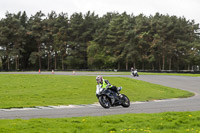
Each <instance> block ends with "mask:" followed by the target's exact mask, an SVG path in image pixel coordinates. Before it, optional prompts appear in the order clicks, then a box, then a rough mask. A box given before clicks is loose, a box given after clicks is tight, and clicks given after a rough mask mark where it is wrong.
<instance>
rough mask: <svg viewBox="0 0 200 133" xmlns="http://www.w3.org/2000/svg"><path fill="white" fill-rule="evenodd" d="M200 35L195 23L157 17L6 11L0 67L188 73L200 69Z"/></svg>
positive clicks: (0, 24)
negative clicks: (176, 71) (13, 12)
mask: <svg viewBox="0 0 200 133" xmlns="http://www.w3.org/2000/svg"><path fill="white" fill-rule="evenodd" d="M198 31H199V24H195V22H194V21H190V20H186V18H184V17H177V16H169V15H162V14H159V13H156V14H155V15H154V16H152V15H151V16H144V15H143V14H140V15H138V16H134V15H132V14H131V15H129V14H127V13H125V12H124V13H122V14H119V13H114V12H113V13H107V14H105V15H103V16H102V17H99V16H98V15H95V13H91V12H87V13H86V14H82V13H74V14H72V15H71V16H70V17H68V15H67V14H66V13H60V14H57V13H56V12H54V11H52V12H51V13H49V14H48V15H45V14H43V13H42V12H41V11H40V12H37V13H36V14H35V15H32V16H31V17H30V18H29V17H28V16H27V15H26V12H19V13H17V14H11V13H6V16H5V18H2V19H1V20H0V69H2V70H29V69H48V70H51V69H62V70H64V69H88V68H90V69H129V68H130V67H132V66H134V67H135V68H139V69H143V70H144V69H152V70H180V69H192V66H194V65H200V36H199V32H198Z"/></svg>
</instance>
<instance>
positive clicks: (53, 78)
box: [0, 74, 194, 108]
mask: <svg viewBox="0 0 200 133" xmlns="http://www.w3.org/2000/svg"><path fill="white" fill-rule="evenodd" d="M106 79H108V80H109V81H110V83H111V84H113V85H116V86H123V89H122V91H121V93H123V94H126V95H127V96H128V97H129V99H130V100H131V101H148V100H154V99H167V98H180V97H181V98H182V97H189V96H192V95H194V94H193V93H190V92H186V91H182V90H179V89H173V88H169V87H164V86H161V85H156V84H151V83H147V82H143V81H139V80H134V79H131V78H123V77H106ZM0 84H1V86H0V101H1V102H0V108H13V107H34V106H48V105H69V104H93V103H95V102H98V100H97V98H96V96H95V91H96V88H95V87H96V80H95V77H94V76H75V75H74V76H66V75H23V74H1V75H0Z"/></svg>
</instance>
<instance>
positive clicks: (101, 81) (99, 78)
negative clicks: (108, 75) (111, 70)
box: [96, 75, 122, 97]
mask: <svg viewBox="0 0 200 133" xmlns="http://www.w3.org/2000/svg"><path fill="white" fill-rule="evenodd" d="M96 81H97V84H98V85H101V88H105V89H110V90H113V91H114V92H116V93H117V94H118V95H119V96H120V97H121V96H122V95H121V94H120V92H119V91H120V90H121V89H122V88H121V87H118V88H117V87H116V86H113V85H111V84H110V83H109V81H108V80H105V79H103V77H102V76H100V75H98V76H97V77H96Z"/></svg>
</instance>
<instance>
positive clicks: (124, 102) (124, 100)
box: [121, 94, 130, 108]
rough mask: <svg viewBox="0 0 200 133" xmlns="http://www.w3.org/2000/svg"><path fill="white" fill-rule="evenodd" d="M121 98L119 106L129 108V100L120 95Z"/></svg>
mask: <svg viewBox="0 0 200 133" xmlns="http://www.w3.org/2000/svg"><path fill="white" fill-rule="evenodd" d="M122 96H123V97H122V104H121V105H122V106H123V107H125V108H128V107H129V106H130V100H129V98H128V97H127V96H126V95H124V94H122Z"/></svg>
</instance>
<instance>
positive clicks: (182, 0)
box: [0, 0, 200, 23]
mask: <svg viewBox="0 0 200 133" xmlns="http://www.w3.org/2000/svg"><path fill="white" fill-rule="evenodd" d="M40 10H41V11H42V12H43V13H45V14H48V13H50V12H51V11H56V13H60V12H65V13H68V15H69V16H70V15H72V14H73V13H74V12H82V13H84V14H85V13H86V12H87V11H92V12H93V11H94V12H95V14H98V15H100V16H102V15H104V14H106V13H107V12H119V13H122V12H124V11H126V12H127V13H128V14H132V13H133V14H134V15H138V14H140V13H143V14H145V15H147V16H149V15H154V14H155V13H156V12H159V13H161V14H165V15H166V14H169V15H176V16H178V17H183V16H184V17H185V18H186V19H187V20H195V22H196V23H200V0H0V18H4V17H5V13H6V12H7V11H8V12H9V13H17V12H19V11H26V13H27V14H28V16H29V17H30V16H31V15H34V14H35V13H36V12H37V11H40Z"/></svg>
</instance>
